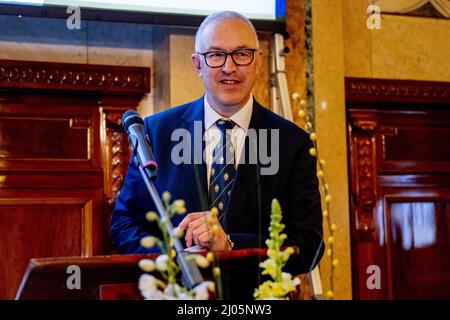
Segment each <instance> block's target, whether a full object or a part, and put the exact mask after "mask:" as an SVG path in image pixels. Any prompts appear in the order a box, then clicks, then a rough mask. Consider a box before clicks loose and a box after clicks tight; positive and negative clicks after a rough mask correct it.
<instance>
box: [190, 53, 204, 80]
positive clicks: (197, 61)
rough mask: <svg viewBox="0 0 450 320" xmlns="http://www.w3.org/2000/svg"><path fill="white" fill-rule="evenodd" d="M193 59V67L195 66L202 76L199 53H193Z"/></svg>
mask: <svg viewBox="0 0 450 320" xmlns="http://www.w3.org/2000/svg"><path fill="white" fill-rule="evenodd" d="M191 61H192V67H193V68H194V70H195V72H197V73H198V75H199V76H200V77H201V76H202V65H201V63H200V59H199V56H198V54H196V53H193V54H192V56H191Z"/></svg>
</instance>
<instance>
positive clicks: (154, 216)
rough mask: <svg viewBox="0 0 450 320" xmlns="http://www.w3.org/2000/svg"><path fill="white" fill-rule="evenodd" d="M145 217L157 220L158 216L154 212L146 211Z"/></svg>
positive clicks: (151, 220)
mask: <svg viewBox="0 0 450 320" xmlns="http://www.w3.org/2000/svg"><path fill="white" fill-rule="evenodd" d="M145 218H146V219H147V220H148V221H150V222H153V221H156V220H158V219H159V216H158V214H157V213H156V212H153V211H149V212H147V214H146V215H145Z"/></svg>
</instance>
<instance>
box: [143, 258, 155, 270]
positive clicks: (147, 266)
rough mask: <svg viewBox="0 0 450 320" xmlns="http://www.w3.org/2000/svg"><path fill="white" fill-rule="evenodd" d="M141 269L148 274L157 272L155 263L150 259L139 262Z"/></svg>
mask: <svg viewBox="0 0 450 320" xmlns="http://www.w3.org/2000/svg"><path fill="white" fill-rule="evenodd" d="M139 268H141V269H142V270H143V271H146V272H152V271H154V270H155V262H154V261H153V260H150V259H142V260H140V261H139Z"/></svg>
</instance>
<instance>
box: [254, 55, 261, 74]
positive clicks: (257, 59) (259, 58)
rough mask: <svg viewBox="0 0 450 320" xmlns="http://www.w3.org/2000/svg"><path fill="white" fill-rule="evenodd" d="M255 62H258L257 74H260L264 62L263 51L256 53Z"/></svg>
mask: <svg viewBox="0 0 450 320" xmlns="http://www.w3.org/2000/svg"><path fill="white" fill-rule="evenodd" d="M255 60H256V61H255V62H256V74H259V71H260V69H261V65H262V60H263V53H262V51H261V50H258V51H255Z"/></svg>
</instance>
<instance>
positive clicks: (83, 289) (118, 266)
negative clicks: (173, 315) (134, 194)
mask: <svg viewBox="0 0 450 320" xmlns="http://www.w3.org/2000/svg"><path fill="white" fill-rule="evenodd" d="M197 253H198V254H206V253H207V252H206V251H201V252H197ZM266 253H267V249H265V248H255V249H242V250H232V251H224V252H218V253H217V257H218V260H219V262H220V265H221V268H222V271H223V272H224V271H225V272H224V274H223V275H224V277H228V278H230V279H231V278H235V279H236V280H238V279H237V278H241V277H242V278H244V277H248V275H249V273H250V274H251V275H252V276H255V277H258V275H257V274H259V273H260V269H259V268H258V263H259V261H260V260H261V259H264V258H265V257H266ZM157 256H158V254H139V255H107V256H91V257H55V258H36V259H31V260H30V262H29V264H28V267H27V269H26V271H25V275H24V277H23V279H22V282H21V284H20V287H19V290H18V292H17V295H16V300H41V299H62V300H65V299H89V300H91V299H93V300H95V299H98V298H99V288H100V286H101V285H106V284H121V283H136V284H137V283H138V279H139V277H140V276H141V275H142V274H143V273H144V272H143V271H142V270H141V269H140V268H139V266H138V262H139V261H140V260H141V259H145V258H147V259H148V258H150V259H156V257H157ZM223 269H225V270H223ZM243 269H248V270H247V271H248V272H246V271H245V270H243ZM236 271H239V272H236ZM202 272H203V270H202ZM77 273H78V275H79V279H80V281H79V283H80V288H73V285H71V284H73V283H74V278H73V277H75V276H78V275H77ZM237 273H239V275H237ZM254 280H255V281H256V278H255V279H254ZM75 282H76V281H75Z"/></svg>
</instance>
